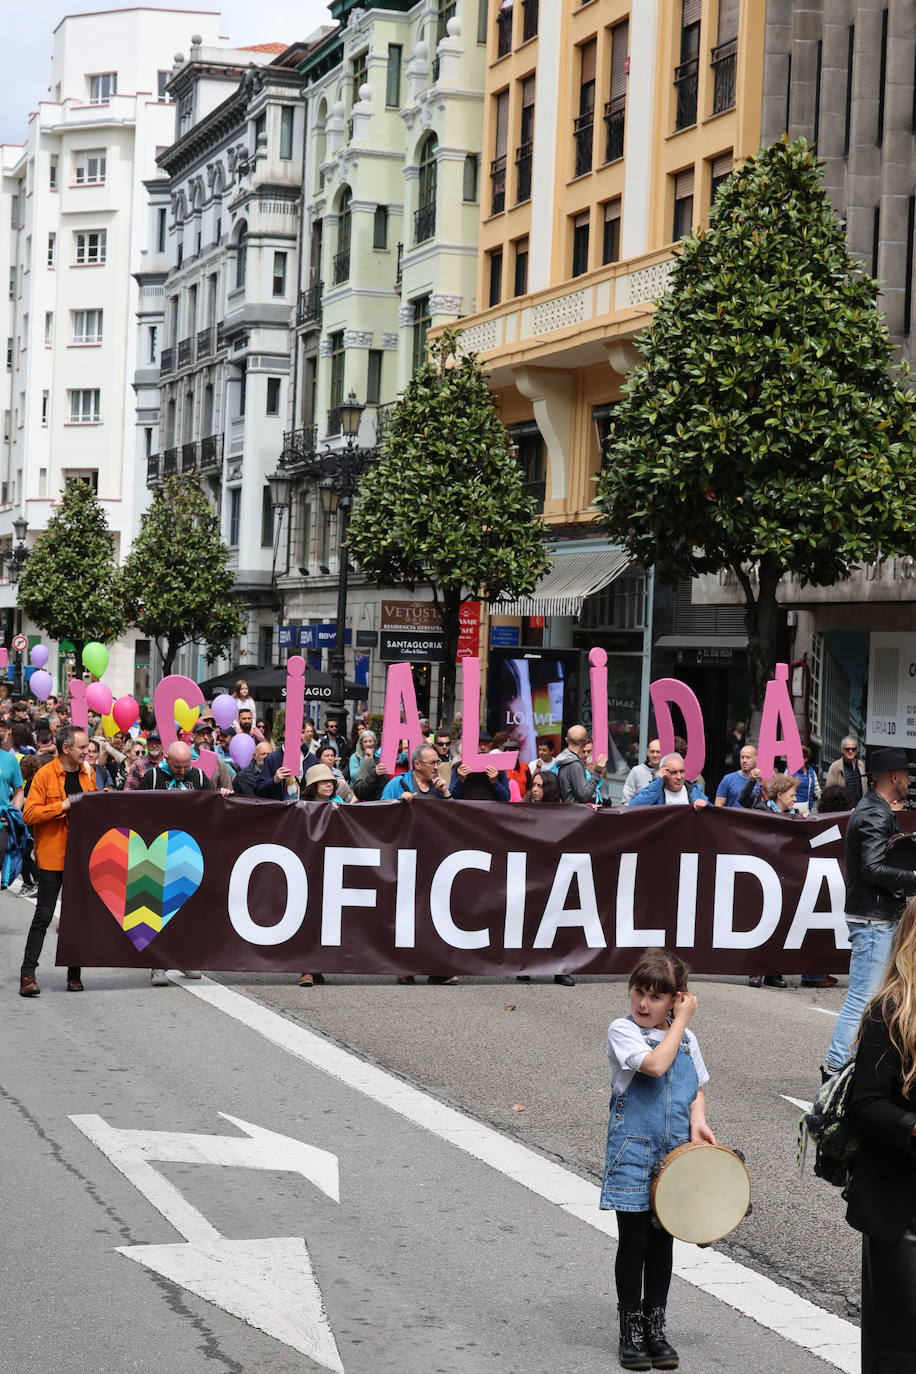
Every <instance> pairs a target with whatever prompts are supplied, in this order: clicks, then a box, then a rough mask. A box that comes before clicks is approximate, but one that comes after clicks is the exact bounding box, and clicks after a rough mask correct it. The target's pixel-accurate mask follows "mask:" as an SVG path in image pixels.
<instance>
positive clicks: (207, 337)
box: [197, 324, 216, 361]
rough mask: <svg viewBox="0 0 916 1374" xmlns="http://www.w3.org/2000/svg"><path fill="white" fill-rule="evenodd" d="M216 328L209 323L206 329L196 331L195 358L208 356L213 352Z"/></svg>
mask: <svg viewBox="0 0 916 1374" xmlns="http://www.w3.org/2000/svg"><path fill="white" fill-rule="evenodd" d="M215 333H216V330H215V329H214V328H213V325H212V324H210V325H208V326H207V328H206V329H199V330H198V331H197V358H198V361H199V360H200V359H201V358H209V357H210V356H211V355H212V353H213V338H214V335H215Z"/></svg>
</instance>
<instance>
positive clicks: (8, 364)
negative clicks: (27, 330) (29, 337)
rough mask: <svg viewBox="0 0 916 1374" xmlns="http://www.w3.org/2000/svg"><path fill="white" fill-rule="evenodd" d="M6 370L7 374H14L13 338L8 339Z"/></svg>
mask: <svg viewBox="0 0 916 1374" xmlns="http://www.w3.org/2000/svg"><path fill="white" fill-rule="evenodd" d="M6 370H7V372H12V370H13V340H12V337H10V338H8V339H7V341H6Z"/></svg>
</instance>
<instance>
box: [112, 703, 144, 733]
mask: <svg viewBox="0 0 916 1374" xmlns="http://www.w3.org/2000/svg"><path fill="white" fill-rule="evenodd" d="M111 714H112V715H113V716H114V719H115V721H116V723H117V726H118V729H119V730H129V729H130V727H131V726H132V725H133V724H134V722H135V720H136V719H137V717H138V716H139V714H140V707H139V706H138V705H137V703H136V702H135V701H134V699H133V697H118V699H117V701H116V702H115V704H114V706H112V708H111Z"/></svg>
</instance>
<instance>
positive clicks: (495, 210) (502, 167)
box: [490, 154, 506, 215]
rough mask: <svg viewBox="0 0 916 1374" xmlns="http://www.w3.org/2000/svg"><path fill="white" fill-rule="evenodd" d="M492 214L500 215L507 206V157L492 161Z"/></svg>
mask: <svg viewBox="0 0 916 1374" xmlns="http://www.w3.org/2000/svg"><path fill="white" fill-rule="evenodd" d="M490 186H491V193H490V214H491V215H498V214H499V213H500V212H501V211H502V210H505V208H506V158H505V154H504V155H503V156H502V157H497V158H494V160H493V161H492V162H491V163H490Z"/></svg>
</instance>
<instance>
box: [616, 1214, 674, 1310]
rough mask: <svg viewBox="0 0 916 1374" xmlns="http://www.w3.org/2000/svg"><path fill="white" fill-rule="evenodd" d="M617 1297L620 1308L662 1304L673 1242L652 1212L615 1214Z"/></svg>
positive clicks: (668, 1275) (666, 1294)
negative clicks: (641, 1304)
mask: <svg viewBox="0 0 916 1374" xmlns="http://www.w3.org/2000/svg"><path fill="white" fill-rule="evenodd" d="M617 1233H618V1236H619V1240H618V1243H617V1263H616V1264H615V1266H614V1277H615V1278H616V1280H617V1297H618V1299H619V1301H620V1303H621V1306H623V1307H637V1306H638V1305H639V1303H640V1302H641V1301H642V1299H643V1298H645V1300H646V1303H647V1304H648V1305H649V1306H650V1307H664V1306H665V1304H666V1302H667V1301H668V1288H669V1287H670V1284H671V1266H672V1259H673V1252H674V1242H673V1239H672V1237H671V1236H669V1234H668V1232H667V1231H663V1230H662V1229H661V1227H660V1226H659V1225H658V1223H657V1222H656V1220H655V1217H654V1216H653V1214H652V1213H651V1212H618V1213H617Z"/></svg>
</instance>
